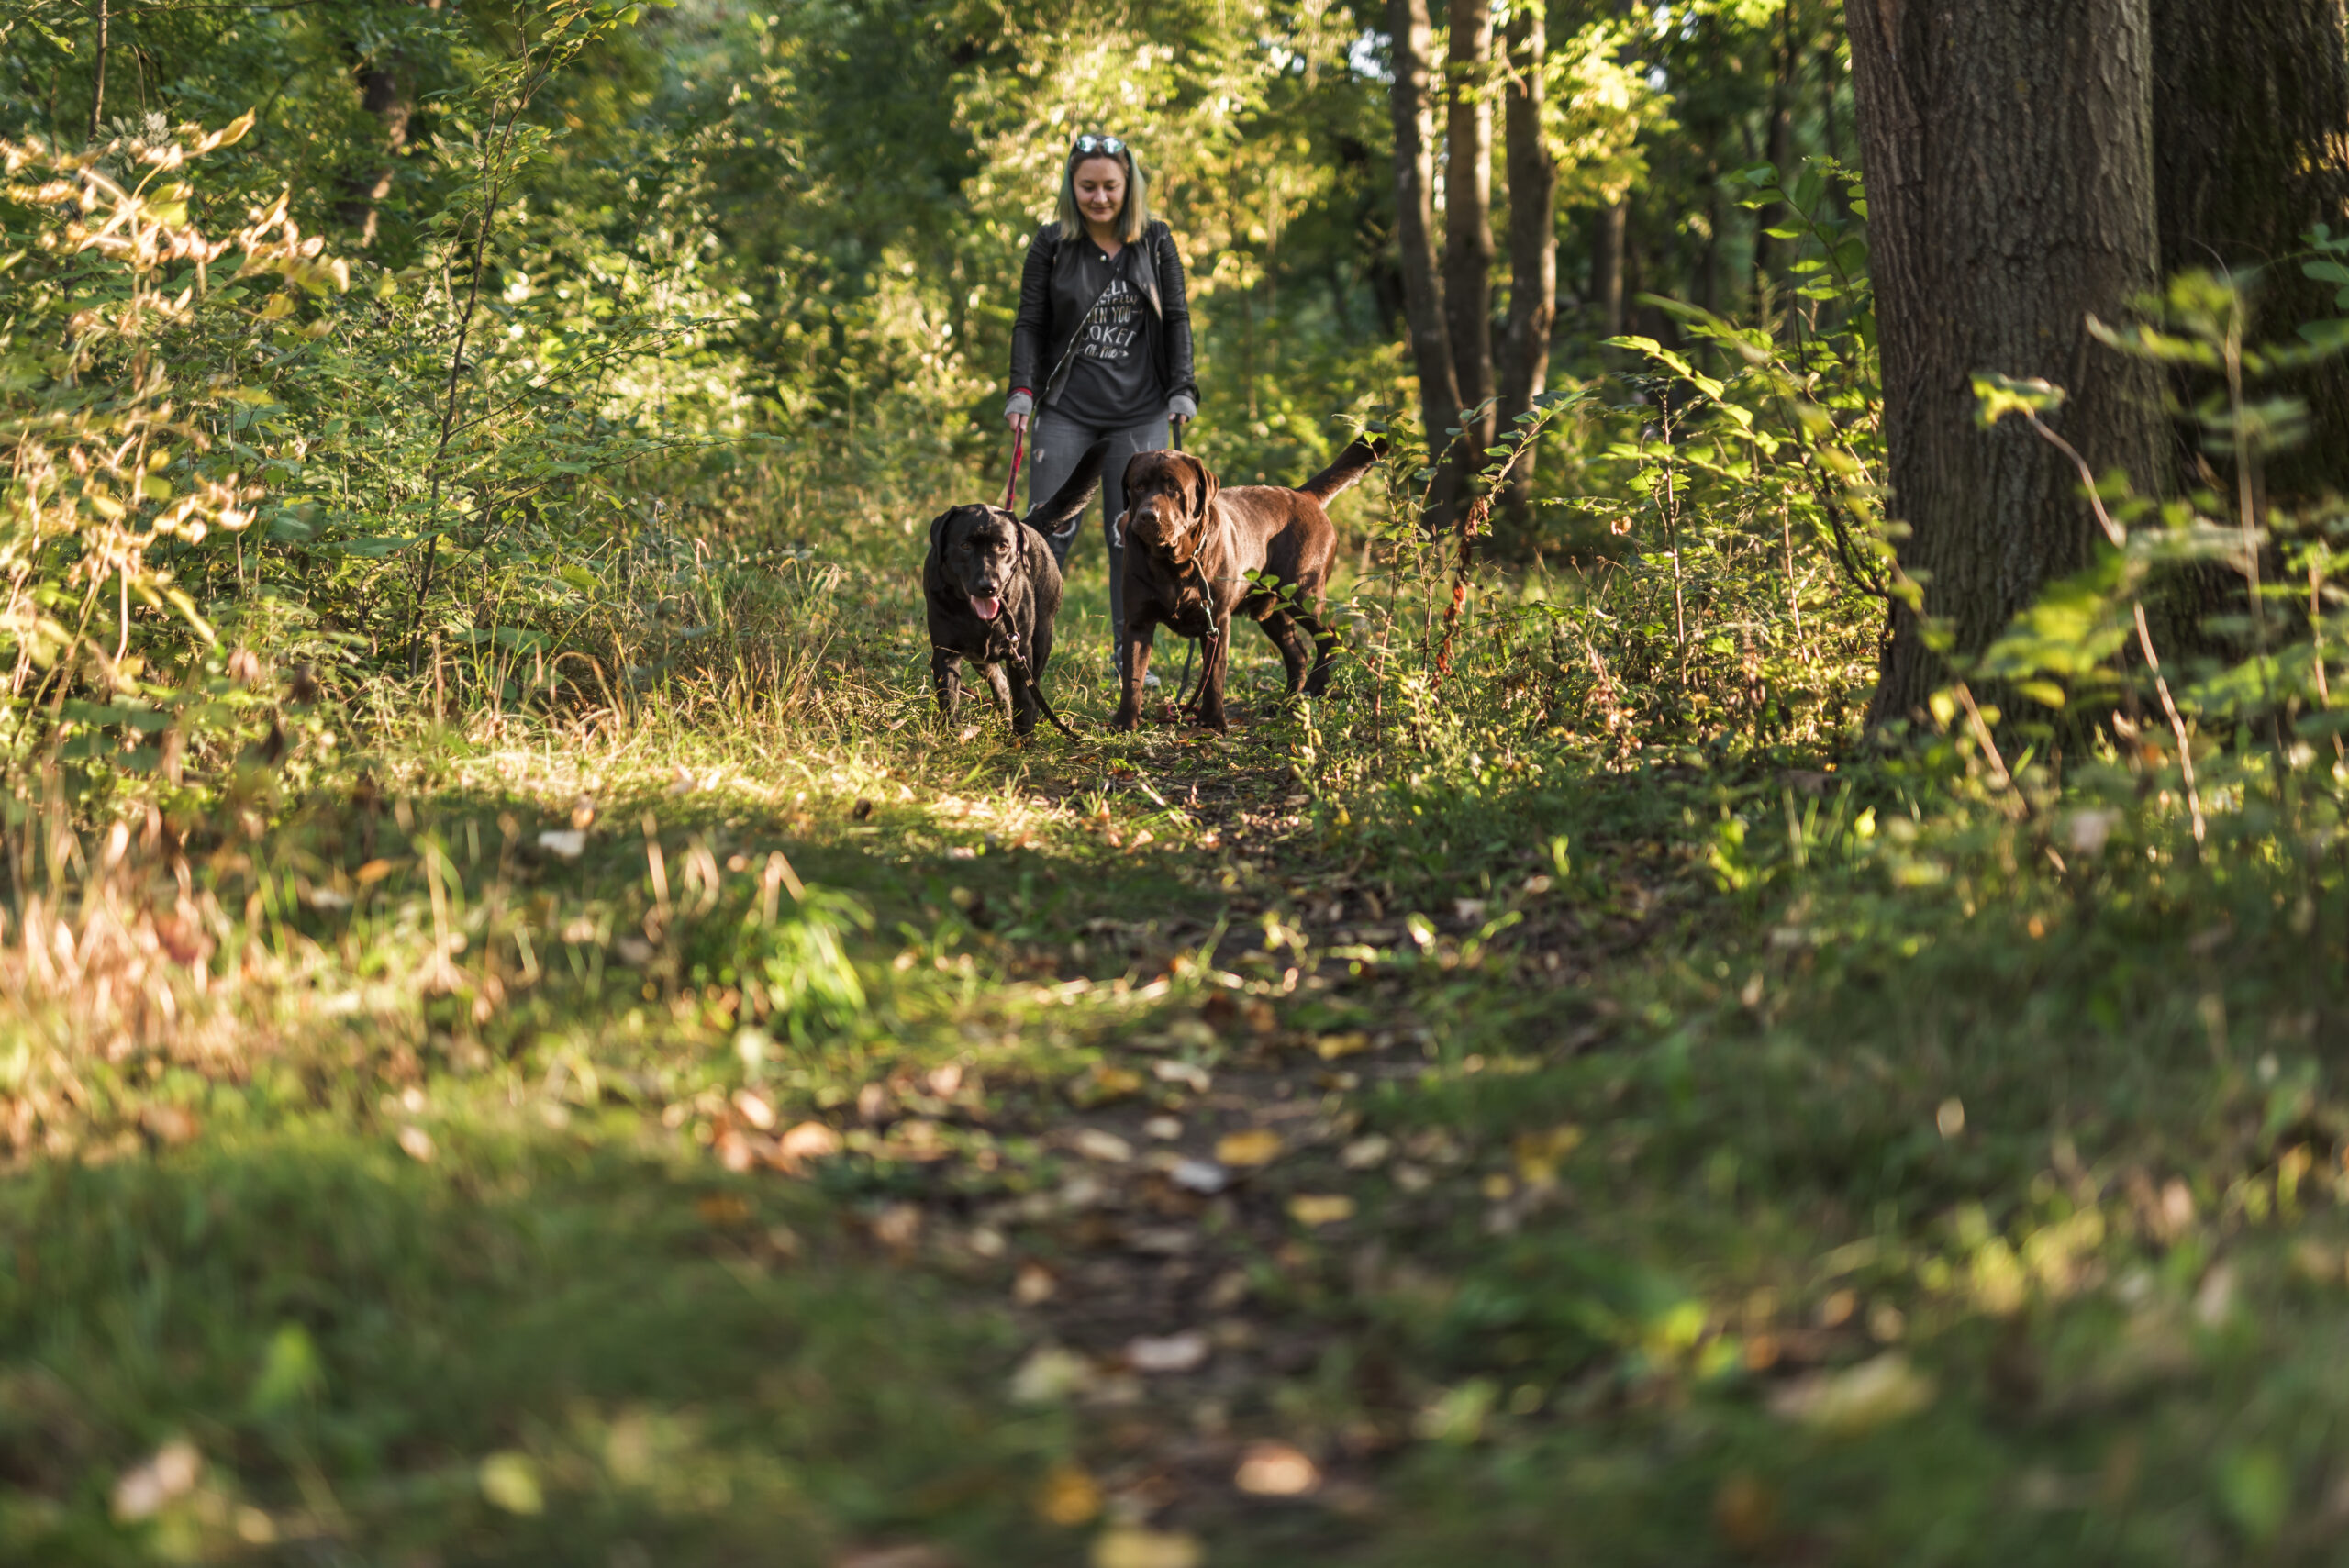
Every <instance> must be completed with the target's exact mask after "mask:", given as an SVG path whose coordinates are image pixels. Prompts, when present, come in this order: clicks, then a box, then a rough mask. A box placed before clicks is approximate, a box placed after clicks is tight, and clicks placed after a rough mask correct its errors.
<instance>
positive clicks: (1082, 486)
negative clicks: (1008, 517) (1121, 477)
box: [1020, 439, 1109, 534]
mask: <svg viewBox="0 0 2349 1568" xmlns="http://www.w3.org/2000/svg"><path fill="white" fill-rule="evenodd" d="M1108 455H1109V443H1108V441H1107V440H1106V439H1105V440H1098V441H1096V442H1094V443H1093V444H1092V445H1091V446H1089V447H1087V448H1085V455H1084V456H1083V457H1080V458H1078V459H1077V460H1076V467H1075V468H1074V469H1073V470H1071V471H1070V473H1069V476H1068V477H1067V478H1066V479H1064V480H1063V481H1062V482H1061V487H1060V488H1059V489H1058V490H1055V491H1053V492H1052V495H1050V496H1049V497H1047V498H1046V499H1044V500H1041V501H1039V502H1037V503H1036V504H1035V505H1034V506H1030V507H1029V508H1028V515H1027V516H1026V517H1023V518H1021V519H1020V520H1021V521H1022V522H1024V523H1026V524H1027V525H1028V526H1029V527H1030V528H1034V529H1035V530H1036V531H1037V532H1039V533H1043V534H1061V533H1066V532H1067V531H1068V530H1069V528H1071V527H1072V526H1074V524H1075V522H1076V519H1077V518H1079V517H1083V516H1085V507H1087V506H1091V505H1092V503H1093V493H1094V492H1095V491H1096V490H1098V489H1100V488H1101V464H1102V463H1103V462H1105V461H1107V460H1108Z"/></svg>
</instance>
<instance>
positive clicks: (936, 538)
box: [930, 507, 954, 557]
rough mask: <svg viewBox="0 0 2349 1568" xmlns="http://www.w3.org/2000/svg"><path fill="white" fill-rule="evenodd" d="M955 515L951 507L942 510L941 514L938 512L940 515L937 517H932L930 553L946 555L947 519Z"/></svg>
mask: <svg viewBox="0 0 2349 1568" xmlns="http://www.w3.org/2000/svg"><path fill="white" fill-rule="evenodd" d="M953 515H954V513H953V510H952V508H951V507H950V508H949V509H948V510H946V511H943V512H941V513H939V514H938V516H936V517H932V518H930V554H932V555H936V556H941V557H942V556H944V555H945V553H946V519H947V518H949V517H952V516H953Z"/></svg>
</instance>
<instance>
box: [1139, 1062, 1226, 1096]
mask: <svg viewBox="0 0 2349 1568" xmlns="http://www.w3.org/2000/svg"><path fill="white" fill-rule="evenodd" d="M1150 1071H1151V1073H1152V1075H1153V1076H1154V1077H1156V1078H1157V1080H1158V1081H1159V1082H1160V1083H1162V1084H1182V1085H1183V1086H1184V1087H1185V1088H1187V1089H1189V1090H1190V1091H1191V1092H1192V1093H1193V1094H1195V1095H1204V1094H1206V1093H1207V1092H1208V1085H1209V1084H1212V1083H1214V1081H1215V1080H1213V1079H1212V1078H1210V1077H1208V1070H1207V1069H1206V1068H1204V1067H1201V1066H1198V1065H1197V1063H1195V1062H1152V1063H1151V1064H1150Z"/></svg>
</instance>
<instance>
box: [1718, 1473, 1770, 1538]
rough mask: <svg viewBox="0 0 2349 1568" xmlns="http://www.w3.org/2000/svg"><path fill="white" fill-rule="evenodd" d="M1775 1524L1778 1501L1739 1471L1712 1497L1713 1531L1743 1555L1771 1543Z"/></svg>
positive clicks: (1750, 1477) (1724, 1482)
mask: <svg viewBox="0 0 2349 1568" xmlns="http://www.w3.org/2000/svg"><path fill="white" fill-rule="evenodd" d="M1777 1522H1778V1499H1777V1497H1776V1495H1775V1494H1773V1493H1772V1492H1771V1491H1770V1489H1769V1488H1768V1487H1766V1486H1765V1485H1762V1483H1761V1482H1759V1481H1756V1480H1755V1479H1754V1478H1753V1476H1751V1475H1748V1474H1745V1473H1742V1472H1740V1473H1737V1474H1734V1475H1731V1477H1729V1479H1727V1480H1726V1481H1723V1482H1722V1483H1721V1485H1720V1491H1718V1492H1716V1493H1714V1494H1713V1528H1714V1529H1717V1530H1719V1531H1720V1533H1721V1539H1722V1540H1726V1541H1728V1542H1729V1543H1730V1545H1731V1546H1732V1547H1735V1548H1736V1549H1737V1550H1738V1551H1742V1552H1747V1553H1752V1552H1756V1551H1761V1550H1762V1549H1763V1548H1764V1547H1765V1546H1767V1545H1768V1544H1769V1543H1770V1537H1771V1535H1772V1534H1773V1533H1774V1532H1775V1530H1776V1526H1777Z"/></svg>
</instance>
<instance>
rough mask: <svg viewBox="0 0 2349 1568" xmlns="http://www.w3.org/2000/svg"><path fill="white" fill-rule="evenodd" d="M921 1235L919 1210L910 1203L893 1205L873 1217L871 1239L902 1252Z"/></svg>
mask: <svg viewBox="0 0 2349 1568" xmlns="http://www.w3.org/2000/svg"><path fill="white" fill-rule="evenodd" d="M920 1235H921V1209H920V1207H918V1205H915V1204H910V1203H893V1204H891V1205H890V1206H889V1207H886V1208H885V1209H883V1210H882V1211H881V1212H880V1213H879V1214H876V1215H874V1217H873V1239H874V1240H876V1241H878V1242H880V1243H881V1244H882V1245H883V1246H885V1247H892V1248H896V1250H898V1251H904V1250H905V1249H906V1248H907V1247H910V1246H912V1245H913V1244H914V1241H915V1240H916V1238H918V1237H919V1236H920Z"/></svg>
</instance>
